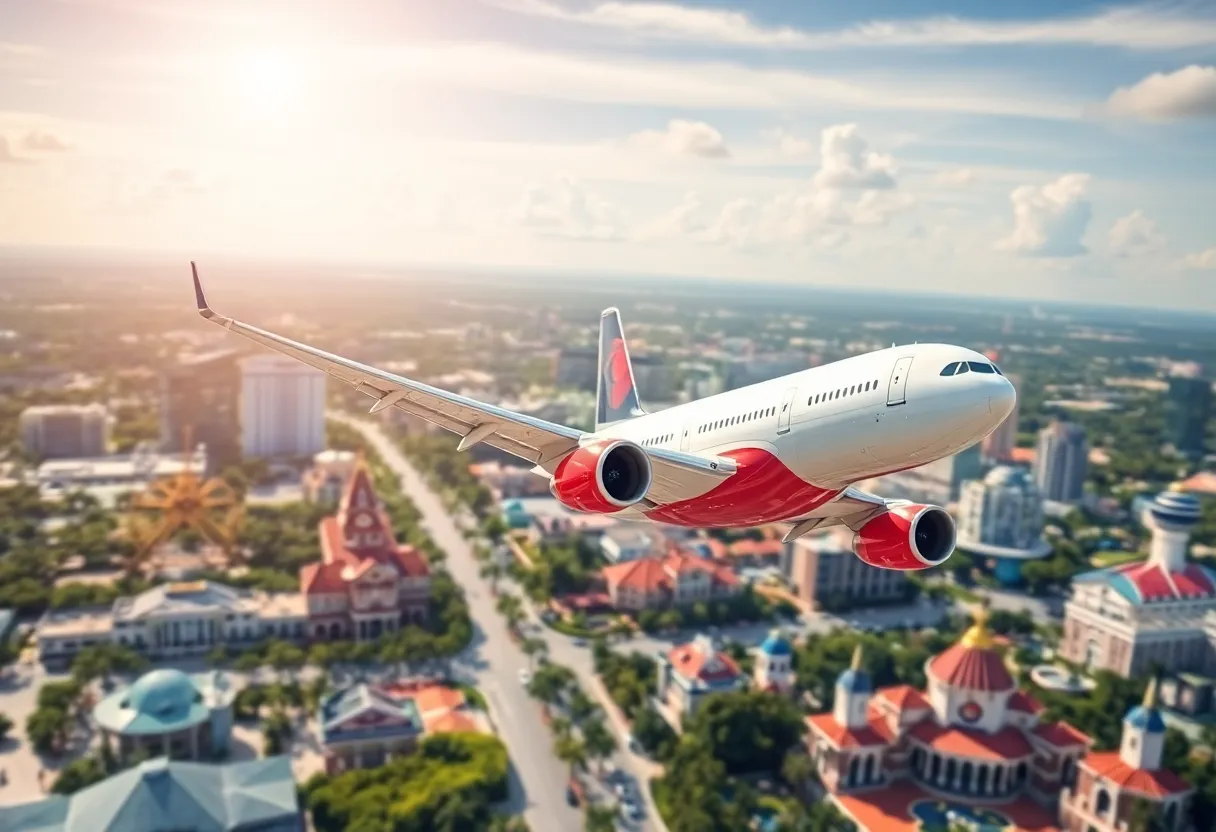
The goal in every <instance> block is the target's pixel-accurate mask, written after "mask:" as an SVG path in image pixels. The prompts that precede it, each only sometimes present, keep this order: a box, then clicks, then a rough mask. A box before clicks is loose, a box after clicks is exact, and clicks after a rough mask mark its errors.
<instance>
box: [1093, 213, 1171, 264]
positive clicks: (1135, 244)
mask: <svg viewBox="0 0 1216 832" xmlns="http://www.w3.org/2000/svg"><path fill="white" fill-rule="evenodd" d="M1106 237H1107V241H1108V242H1109V244H1110V250H1111V253H1113V254H1115V255H1116V256H1118V257H1140V256H1143V255H1145V254H1152V253H1153V252H1154V251H1157V250H1158V249H1160V248H1161V246H1162V245H1164V244H1165V237H1164V236H1162V234H1161V232H1160V231H1158V230H1157V223H1155V222H1153V221H1152V220H1151V219H1149V218H1148V217H1146V216H1145V215H1144V212H1143V211H1141V210H1140V209H1139V208H1137V209H1136V210H1135V211H1132V212H1131V213H1130V214H1128V215H1127V216H1126V217H1120V218H1119V219H1117V220H1115V224H1114V225H1112V226H1111V228H1110V231H1109V232H1108V233H1107V235H1106Z"/></svg>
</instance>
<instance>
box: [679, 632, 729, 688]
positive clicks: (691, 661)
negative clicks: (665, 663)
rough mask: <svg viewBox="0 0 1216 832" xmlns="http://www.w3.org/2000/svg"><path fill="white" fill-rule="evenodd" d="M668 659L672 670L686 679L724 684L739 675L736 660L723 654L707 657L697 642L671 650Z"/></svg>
mask: <svg viewBox="0 0 1216 832" xmlns="http://www.w3.org/2000/svg"><path fill="white" fill-rule="evenodd" d="M667 659H668V660H669V661H670V662H671V666H672V670H674V671H675V672H676V673H678V674H679V675H680V676H683V677H684V678H685V679H700V680H701V681H703V682H722V681H726V680H728V679H734V678H735V677H736V676H738V675H739V666H738V665H737V664H735V660H734V659H732V658H731V657H730V656H728V655H727V654H726V653H722V652H718V653H714V654H712V655H706V653H705V652H703V651H702V650H701V649H700V648H699V647H698V646H697V644H696V643H695V642H690V643H688V644H681V645H679V646H678V647H673V648H671V650H670V651H669V652H668V653H667ZM715 659H716V661H715Z"/></svg>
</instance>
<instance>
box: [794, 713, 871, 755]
mask: <svg viewBox="0 0 1216 832" xmlns="http://www.w3.org/2000/svg"><path fill="white" fill-rule="evenodd" d="M806 724H807V726H808V727H810V729H811V730H812V731H815V732H817V733H818V734H820V735H821V736H823V737H824V739H826V740H827V741H828V742H830V743H831V744H832V746H833V747H834V748H868V747H871V746H875V745H887V739H886V738H885V737H884V736H883V734H880V733H879V732H878V731H876V730H875V727H874V722H873V721H871V722H870V724H869V725H867V726H865V727H864V728H846V727H845V726H843V725H841V724H840V723H839V722H837V721H836V719H835V718H834V717H833V716H832V715H831V714H815V715H814V716H808V717H807V718H806ZM884 727H885V726H884Z"/></svg>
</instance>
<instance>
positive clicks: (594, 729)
mask: <svg viewBox="0 0 1216 832" xmlns="http://www.w3.org/2000/svg"><path fill="white" fill-rule="evenodd" d="M579 730H580V731H581V732H582V734H583V745H584V746H585V747H586V749H587V756H589V757H590V758H592V759H593V760H595V769H596V772H597V773H599V772H601V771H602V770H603V766H604V760H606V759H608V758H609V757H611V756H612V755H613V754H615V753H616V749H617V742H616V737H614V736H613V735H612V732H611V731H609V730H608V727H607V726H606V725H604V721H603V719H602V718H600V719H592V720H588V721H587V722H584V723H583V724H582V725H581V726H579Z"/></svg>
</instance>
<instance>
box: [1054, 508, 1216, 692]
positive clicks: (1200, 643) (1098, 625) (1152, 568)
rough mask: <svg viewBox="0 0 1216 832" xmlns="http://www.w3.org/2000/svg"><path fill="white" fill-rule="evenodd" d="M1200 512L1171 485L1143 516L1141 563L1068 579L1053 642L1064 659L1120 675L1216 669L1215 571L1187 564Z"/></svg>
mask: <svg viewBox="0 0 1216 832" xmlns="http://www.w3.org/2000/svg"><path fill="white" fill-rule="evenodd" d="M1200 513H1201V510H1200V505H1199V500H1198V499H1196V497H1195V496H1194V495H1193V494H1187V493H1186V492H1184V491H1183V490H1182V489H1181V486H1177V485H1175V486H1172V487H1171V488H1170V490H1169V491H1166V492H1164V493H1162V494H1159V495H1157V497H1156V499H1154V500H1153V501H1152V503H1150V504H1149V505H1148V506H1147V508H1145V510H1144V518H1143V519H1144V524H1145V525H1146V526H1147V527H1148V528H1149V529H1150V530H1151V531H1152V543H1151V544H1150V546H1149V556H1148V559H1147V560H1143V561H1135V562H1133V563H1125V564H1121V565H1119V566H1112V567H1109V568H1107V569H1098V570H1096V571H1093V572H1086V573H1084V574H1081V575H1077V576H1076V577H1075V578H1073V590H1072V598H1071V599H1070V600H1069V602H1068V604H1067V605H1066V606H1065V613H1064V638H1063V640H1062V641H1061V643H1060V653H1061V655H1062V656H1063V657H1064V658H1066V659H1068V660H1069V661H1072V662H1076V663H1078V664H1083V665H1085V666H1086V667H1088V668H1090V669H1092V670H1111V671H1113V672H1115V673H1118V674H1120V675H1122V676H1126V677H1134V676H1141V675H1144V674H1146V673H1148V672H1149V671H1150V670H1152V668H1153V667H1160V668H1161V669H1164V670H1166V671H1168V672H1171V673H1174V672H1181V671H1192V670H1193V671H1211V670H1212V669H1216V661H1214V659H1216V650H1214V648H1213V634H1210V633H1211V631H1213V627H1212V626H1211V625H1210V624H1209V623H1208V622H1211V621H1212V616H1211V615H1210V614H1211V613H1213V612H1216V572H1214V571H1213V570H1211V569H1208V568H1207V567H1205V566H1200V565H1199V564H1197V563H1192V562H1191V561H1189V560H1187V547H1188V544H1189V543H1190V536H1191V532H1192V530H1193V529H1194V528H1195V526H1196V524H1198V522H1199V518H1200ZM1205 619H1206V620H1205Z"/></svg>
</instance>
